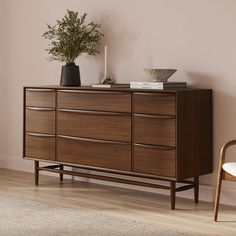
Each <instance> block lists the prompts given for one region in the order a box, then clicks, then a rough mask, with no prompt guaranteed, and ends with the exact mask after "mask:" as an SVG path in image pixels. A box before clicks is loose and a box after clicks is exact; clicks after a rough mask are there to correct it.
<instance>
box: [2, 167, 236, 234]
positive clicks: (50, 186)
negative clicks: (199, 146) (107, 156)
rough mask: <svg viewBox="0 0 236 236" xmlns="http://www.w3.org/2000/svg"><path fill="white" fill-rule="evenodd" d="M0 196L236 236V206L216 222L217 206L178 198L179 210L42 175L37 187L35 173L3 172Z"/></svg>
mask: <svg viewBox="0 0 236 236" xmlns="http://www.w3.org/2000/svg"><path fill="white" fill-rule="evenodd" d="M0 178H1V180H0V194H1V195H4V196H16V197H21V198H26V199H30V200H37V201H41V202H48V203H54V204H57V205H58V206H62V207H72V208H74V209H81V208H85V209H89V210H92V211H98V212H101V213H103V214H108V215H113V216H119V217H122V218H127V219H133V220H136V221H140V222H150V223H154V224H158V225H160V226H164V227H167V228H172V229H179V230H184V231H185V232H195V233H196V234H197V235H236V207H231V206H226V205H222V204H221V205H220V210H219V222H217V223H215V222H214V221H213V204H211V203H207V202H201V201H200V202H199V204H194V202H193V200H189V199H183V198H178V197H177V201H176V202H177V204H176V210H174V211H173V210H170V208H169V196H164V195H160V194H154V193H147V192H143V191H137V190H128V189H122V188H116V187H109V186H104V185H98V184H91V183H87V182H81V181H72V180H70V179H65V180H64V181H63V182H62V183H60V180H59V176H58V177H57V178H56V177H51V176H46V175H42V174H40V177H39V185H38V186H35V185H34V175H33V174H31V173H26V172H21V171H14V170H7V169H0Z"/></svg>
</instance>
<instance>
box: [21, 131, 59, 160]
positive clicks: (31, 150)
mask: <svg viewBox="0 0 236 236" xmlns="http://www.w3.org/2000/svg"><path fill="white" fill-rule="evenodd" d="M25 156H26V157H31V158H39V159H45V160H55V136H54V135H46V134H35V133H26V134H25Z"/></svg>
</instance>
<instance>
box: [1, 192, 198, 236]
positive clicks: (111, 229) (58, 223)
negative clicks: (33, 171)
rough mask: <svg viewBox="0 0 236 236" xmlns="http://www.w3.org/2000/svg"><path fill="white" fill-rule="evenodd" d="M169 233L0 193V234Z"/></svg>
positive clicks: (107, 235)
mask: <svg viewBox="0 0 236 236" xmlns="http://www.w3.org/2000/svg"><path fill="white" fill-rule="evenodd" d="M13 235H17V236H28V235H29V236H39V235H40V236H41V235H42V236H47V235H49V236H67V235H68V236H70V235H72V236H121V235H127V236H136V235H137V236H149V235H151V236H154V235H155V236H156V235H161V236H162V235H163V236H166V235H167V236H171V235H178V236H179V235H184V236H192V235H196V234H190V233H184V232H179V231H171V230H168V229H166V228H161V227H159V226H158V225H157V224H149V223H143V222H138V221H133V220H127V219H125V218H124V219H123V218H121V217H113V216H110V215H106V214H102V213H100V212H96V211H95V210H94V211H92V210H86V209H71V208H63V207H59V206H58V205H56V204H55V205H54V204H51V203H44V202H38V201H33V200H28V199H22V198H16V197H4V196H0V236H13Z"/></svg>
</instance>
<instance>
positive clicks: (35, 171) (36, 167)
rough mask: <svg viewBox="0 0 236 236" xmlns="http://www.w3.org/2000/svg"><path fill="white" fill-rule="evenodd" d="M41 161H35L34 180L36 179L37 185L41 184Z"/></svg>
mask: <svg viewBox="0 0 236 236" xmlns="http://www.w3.org/2000/svg"><path fill="white" fill-rule="evenodd" d="M38 168H39V161H34V177H35V179H34V181H35V185H38V184H39V169H38Z"/></svg>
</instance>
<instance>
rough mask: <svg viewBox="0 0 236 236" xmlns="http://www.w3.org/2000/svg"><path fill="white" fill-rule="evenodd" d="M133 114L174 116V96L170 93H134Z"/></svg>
mask: <svg viewBox="0 0 236 236" xmlns="http://www.w3.org/2000/svg"><path fill="white" fill-rule="evenodd" d="M133 96H134V112H135V113H144V114H162V115H175V113H176V112H175V95H174V94H171V93H134V95H133Z"/></svg>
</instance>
